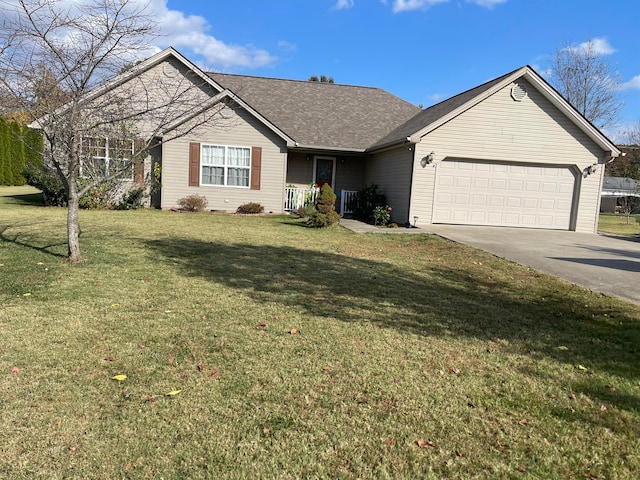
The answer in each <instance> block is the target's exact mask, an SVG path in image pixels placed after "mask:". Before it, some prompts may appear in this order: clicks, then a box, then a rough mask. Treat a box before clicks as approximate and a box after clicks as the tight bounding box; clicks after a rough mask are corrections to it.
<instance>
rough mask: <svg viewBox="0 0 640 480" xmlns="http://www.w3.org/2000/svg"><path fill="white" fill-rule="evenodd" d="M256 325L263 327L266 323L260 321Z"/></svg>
mask: <svg viewBox="0 0 640 480" xmlns="http://www.w3.org/2000/svg"><path fill="white" fill-rule="evenodd" d="M258 326H260V327H262V328H264V327H266V326H267V324H266V323H264V322H260V323H259V324H258Z"/></svg>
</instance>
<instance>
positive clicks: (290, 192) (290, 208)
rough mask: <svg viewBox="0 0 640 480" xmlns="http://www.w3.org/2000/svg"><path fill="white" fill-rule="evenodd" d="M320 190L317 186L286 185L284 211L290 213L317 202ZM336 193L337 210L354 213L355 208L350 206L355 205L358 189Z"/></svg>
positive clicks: (344, 213)
mask: <svg viewBox="0 0 640 480" xmlns="http://www.w3.org/2000/svg"><path fill="white" fill-rule="evenodd" d="M318 192H320V188H318V187H315V186H308V187H294V186H286V187H285V189H284V193H285V200H284V211H285V212H289V213H291V212H295V211H297V210H298V209H300V208H302V207H304V206H305V205H308V204H310V203H313V202H315V201H316V198H317V197H318ZM334 193H335V194H336V197H337V198H336V210H337V211H338V213H339V214H340V215H342V216H344V215H349V214H352V213H353V210H352V209H351V208H350V206H351V205H353V202H354V201H355V198H356V196H357V195H358V191H357V190H340V191H339V192H334Z"/></svg>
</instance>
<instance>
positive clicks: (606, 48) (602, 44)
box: [567, 37, 616, 55]
mask: <svg viewBox="0 0 640 480" xmlns="http://www.w3.org/2000/svg"><path fill="white" fill-rule="evenodd" d="M567 50H576V51H579V52H589V53H593V54H595V55H611V54H612V53H614V52H615V51H616V49H615V48H613V47H612V46H611V44H610V43H609V41H608V40H607V39H606V38H604V37H595V38H590V39H589V40H587V41H586V42H582V43H581V44H579V45H577V46H574V45H572V46H570V47H567Z"/></svg>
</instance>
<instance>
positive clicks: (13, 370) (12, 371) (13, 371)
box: [11, 367, 20, 373]
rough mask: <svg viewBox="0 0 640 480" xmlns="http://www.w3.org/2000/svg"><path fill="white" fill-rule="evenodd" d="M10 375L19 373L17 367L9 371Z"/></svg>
mask: <svg viewBox="0 0 640 480" xmlns="http://www.w3.org/2000/svg"><path fill="white" fill-rule="evenodd" d="M11 373H20V369H19V368H18V367H13V368H12V369H11Z"/></svg>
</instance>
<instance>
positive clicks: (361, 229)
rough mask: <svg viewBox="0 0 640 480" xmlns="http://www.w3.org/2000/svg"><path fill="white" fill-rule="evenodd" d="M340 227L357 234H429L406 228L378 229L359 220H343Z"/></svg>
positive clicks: (417, 229) (418, 229)
mask: <svg viewBox="0 0 640 480" xmlns="http://www.w3.org/2000/svg"><path fill="white" fill-rule="evenodd" d="M340 225H341V226H343V227H344V228H347V229H349V230H351V231H352V232H356V233H395V234H399V233H413V234H415V233H428V232H425V231H424V230H422V229H420V228H406V227H398V228H383V227H376V226H375V225H369V224H368V223H364V222H361V221H359V220H354V219H353V218H341V219H340Z"/></svg>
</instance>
